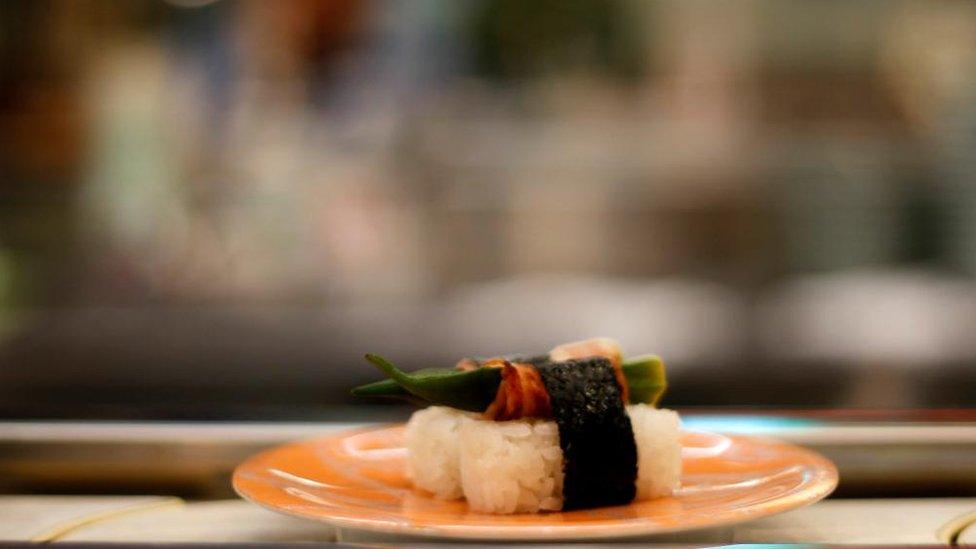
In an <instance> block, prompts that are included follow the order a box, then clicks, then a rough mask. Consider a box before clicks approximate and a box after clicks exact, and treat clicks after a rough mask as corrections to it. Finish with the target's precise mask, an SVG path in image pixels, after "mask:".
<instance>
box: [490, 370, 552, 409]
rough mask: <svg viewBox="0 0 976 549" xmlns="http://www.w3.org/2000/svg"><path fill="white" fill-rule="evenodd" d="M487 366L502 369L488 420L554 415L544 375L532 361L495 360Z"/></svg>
mask: <svg viewBox="0 0 976 549" xmlns="http://www.w3.org/2000/svg"><path fill="white" fill-rule="evenodd" d="M482 367H483V368H502V383H501V385H499V386H498V393H497V394H496V395H495V400H494V402H492V403H491V404H490V405H488V409H487V410H485V419H493V420H496V421H505V420H509V419H521V418H525V417H541V418H548V417H552V409H551V407H550V404H549V393H548V392H547V391H546V386H545V384H544V383H543V382H542V376H540V375H539V372H538V371H537V370H536V369H535V366H533V365H531V364H519V363H514V364H513V363H511V362H509V361H507V360H504V359H500V358H498V359H492V360H489V361H488V362H486V363H485V364H484V365H483V366H482Z"/></svg>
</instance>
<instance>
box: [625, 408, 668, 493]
mask: <svg viewBox="0 0 976 549" xmlns="http://www.w3.org/2000/svg"><path fill="white" fill-rule="evenodd" d="M627 415H629V416H630V424H631V427H632V428H633V430H634V441H635V442H636V443H637V501H641V500H645V499H654V498H659V497H662V496H670V495H671V494H672V493H674V491H675V490H677V489H678V485H679V484H680V482H681V441H680V440H679V439H678V430H679V428H680V426H681V422H680V420H679V419H678V413H677V412H675V411H674V410H658V409H656V408H654V407H653V406H648V405H647V404H632V405H630V406H628V407H627Z"/></svg>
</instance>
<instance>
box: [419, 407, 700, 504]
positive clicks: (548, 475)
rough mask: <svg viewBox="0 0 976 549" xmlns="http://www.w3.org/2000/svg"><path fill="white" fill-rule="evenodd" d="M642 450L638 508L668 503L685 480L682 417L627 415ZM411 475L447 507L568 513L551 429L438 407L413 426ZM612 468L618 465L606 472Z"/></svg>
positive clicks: (637, 411)
mask: <svg viewBox="0 0 976 549" xmlns="http://www.w3.org/2000/svg"><path fill="white" fill-rule="evenodd" d="M627 412H628V414H629V415H630V419H631V424H632V425H633V430H634V440H635V442H636V443H637V465H638V473H637V498H636V499H637V500H644V499H652V498H657V497H661V496H666V495H670V494H671V493H672V492H673V491H674V490H675V489H676V488H677V487H678V484H679V479H680V476H681V444H680V442H679V440H678V429H679V420H678V414H677V413H675V412H673V411H671V410H658V409H655V408H653V407H652V406H647V405H644V404H638V405H632V406H628V407H627ZM406 435H407V451H408V453H409V457H408V460H407V463H408V475H409V476H410V478H411V479H413V482H414V484H415V485H416V486H417V487H418V488H421V489H423V490H427V491H429V492H432V493H434V495H435V496H436V497H438V498H441V499H456V498H460V497H462V496H464V497H465V498H467V500H468V506H469V508H470V509H471V510H472V511H474V512H480V513H494V514H508V513H535V512H538V511H554V510H559V509H561V508H562V503H563V500H562V484H563V456H562V450H561V449H560V447H559V431H558V428H557V427H556V423H555V422H553V421H542V420H533V419H524V420H518V421H487V420H482V419H479V418H478V417H477V416H474V415H471V414H465V413H462V412H458V411H456V410H453V409H450V408H445V407H440V406H433V407H430V408H427V409H425V410H421V411H419V412H416V413H414V415H413V416H412V417H411V418H410V421H409V422H408V423H407V433H406ZM608 466H612V464H608Z"/></svg>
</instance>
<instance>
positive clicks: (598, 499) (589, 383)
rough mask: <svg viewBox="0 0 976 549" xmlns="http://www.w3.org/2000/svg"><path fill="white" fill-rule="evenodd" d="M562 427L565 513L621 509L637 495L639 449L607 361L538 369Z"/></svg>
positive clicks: (602, 359) (572, 363)
mask: <svg viewBox="0 0 976 549" xmlns="http://www.w3.org/2000/svg"><path fill="white" fill-rule="evenodd" d="M536 368H537V369H538V371H539V374H540V375H541V376H542V381H543V383H544V384H545V386H546V391H547V392H548V393H549V400H550V404H551V408H552V415H553V419H554V420H555V422H556V425H557V426H558V428H559V445H560V447H561V448H562V450H563V457H564V460H563V463H564V473H565V479H564V481H563V497H564V503H563V509H566V510H569V509H582V508H588V507H602V506H607V505H622V504H626V503H630V502H631V501H633V499H634V496H635V495H636V487H635V481H636V479H637V445H636V443H635V442H634V433H633V429H632V427H631V423H630V418H629V417H628V416H627V413H626V410H625V409H624V401H623V398H622V392H621V388H620V386H619V384H618V383H617V380H616V377H615V374H614V369H613V366H612V365H611V363H610V361H609V360H608V359H606V358H588V359H582V360H570V361H566V362H555V363H548V364H546V363H542V364H537V365H536Z"/></svg>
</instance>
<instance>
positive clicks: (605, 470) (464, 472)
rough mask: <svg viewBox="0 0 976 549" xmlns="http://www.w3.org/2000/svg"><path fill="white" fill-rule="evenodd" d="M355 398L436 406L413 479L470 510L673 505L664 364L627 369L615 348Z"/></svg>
mask: <svg viewBox="0 0 976 549" xmlns="http://www.w3.org/2000/svg"><path fill="white" fill-rule="evenodd" d="M367 358H369V359H370V361H371V362H373V363H374V364H376V365H377V366H378V367H379V368H380V369H381V370H383V371H384V373H386V374H388V375H389V376H390V378H391V379H390V380H386V381H383V382H378V383H373V384H370V385H365V386H362V387H359V388H357V389H355V390H354V391H353V394H357V395H360V396H371V397H392V398H404V399H407V400H412V401H414V402H418V403H426V404H430V406H428V407H427V408H425V409H423V410H420V411H418V412H415V413H414V414H413V415H412V416H411V418H410V421H409V422H408V423H407V427H406V446H407V453H408V458H407V474H408V476H409V477H410V479H411V480H412V482H413V484H414V485H415V486H416V487H417V488H419V489H421V490H424V491H427V492H430V493H432V494H433V495H434V496H435V497H437V498H441V499H458V498H461V497H463V498H465V499H466V500H467V503H468V507H469V509H470V510H471V511H474V512H481V513H493V514H509V513H535V512H542V511H559V510H572V509H584V508H593V507H602V506H610V505H622V504H627V503H630V502H631V501H635V500H645V499H651V498H656V497H662V496H667V495H670V494H671V493H672V492H673V491H674V490H675V489H676V488H677V487H678V483H679V477H680V474H681V447H680V444H679V442H678V432H679V419H678V415H677V414H676V413H675V412H673V411H670V410H660V409H657V408H656V407H655V404H656V403H657V401H658V400H659V398H660V396H661V394H662V393H663V391H664V389H665V387H666V384H665V380H664V369H663V364H662V363H661V361H660V360H659V359H658V358H657V357H638V358H637V359H631V360H628V361H624V360H622V357H621V353H620V352H619V347H618V346H617V345H616V343H615V342H613V341H612V340H609V339H605V338H599V339H593V340H586V341H582V342H576V343H571V344H567V345H561V346H559V347H556V348H555V349H553V350H552V351H551V352H550V353H548V354H547V355H542V356H537V357H528V358H522V357H498V358H492V359H487V360H475V359H464V360H462V361H461V362H459V363H458V365H457V366H456V367H455V368H454V369H451V370H421V371H419V372H414V373H412V374H407V373H404V372H401V371H400V370H398V369H396V368H395V367H393V366H392V364H390V363H388V362H387V361H385V360H383V359H382V358H380V357H376V356H374V355H368V357H367Z"/></svg>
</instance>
